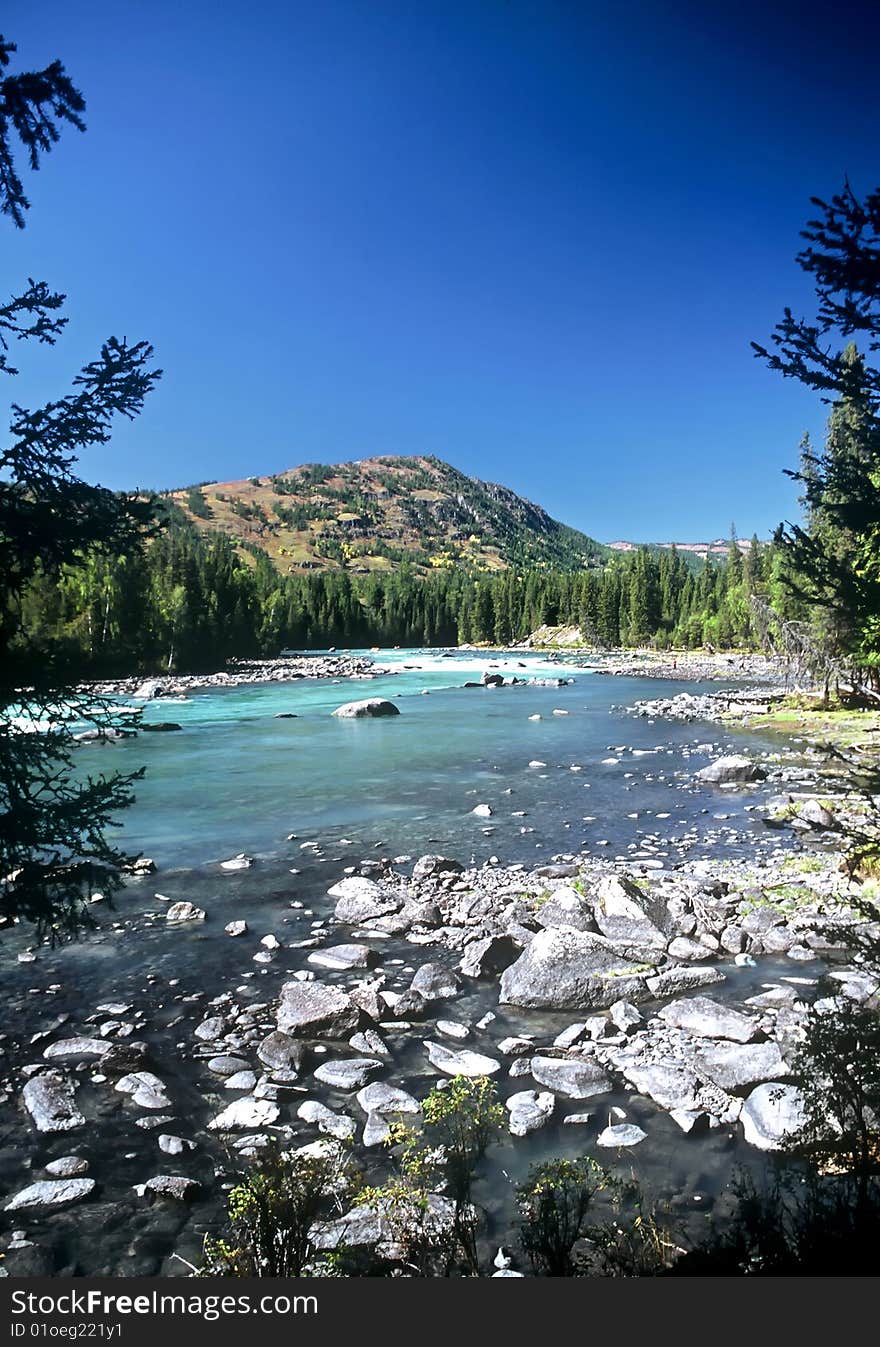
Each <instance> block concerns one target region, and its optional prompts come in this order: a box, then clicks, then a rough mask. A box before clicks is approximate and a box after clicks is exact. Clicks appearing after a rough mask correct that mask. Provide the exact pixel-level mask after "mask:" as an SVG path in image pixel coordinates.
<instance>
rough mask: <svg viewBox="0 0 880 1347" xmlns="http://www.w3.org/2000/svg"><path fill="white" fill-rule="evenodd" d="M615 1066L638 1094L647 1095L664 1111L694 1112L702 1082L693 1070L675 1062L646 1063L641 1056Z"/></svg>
mask: <svg viewBox="0 0 880 1347" xmlns="http://www.w3.org/2000/svg"><path fill="white" fill-rule="evenodd" d="M622 1058H623V1054H621V1057H618V1058H617V1059H616V1060H615V1065H616V1066H617V1067H618V1068H619V1069H620V1070H621V1071H622V1072H623V1075H624V1076H625V1077H626V1079H627V1080H628V1081H629V1082H630V1084H631V1085H633V1086H635V1088H636V1090H638V1092H639V1094H644V1095H647V1096H648V1098H649V1099H653V1100H654V1102H655V1103H656V1104H659V1105H660V1106H661V1108H665V1109H684V1110H689V1109H693V1108H694V1106H695V1099H696V1095H697V1092H698V1090H699V1088H700V1082H699V1080H698V1078H697V1076H696V1074H695V1072H694V1071H692V1070H691V1068H690V1067H688V1066H684V1065H682V1064H681V1063H678V1062H673V1061H660V1062H646V1061H644V1060H643V1059H640V1058H639V1057H638V1056H637V1057H635V1059H632V1058H630V1059H624V1060H622Z"/></svg>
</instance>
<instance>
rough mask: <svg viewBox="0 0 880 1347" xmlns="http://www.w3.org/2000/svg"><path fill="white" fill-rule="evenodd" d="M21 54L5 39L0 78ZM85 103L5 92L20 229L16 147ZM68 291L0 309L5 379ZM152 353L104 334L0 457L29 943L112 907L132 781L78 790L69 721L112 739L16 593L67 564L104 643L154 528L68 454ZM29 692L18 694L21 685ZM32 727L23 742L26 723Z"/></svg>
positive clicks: (10, 749)
mask: <svg viewBox="0 0 880 1347" xmlns="http://www.w3.org/2000/svg"><path fill="white" fill-rule="evenodd" d="M14 51H15V47H14V46H13V45H12V44H10V43H7V42H4V41H3V40H2V38H0V68H6V66H8V64H9V59H10V56H11V54H12V53H13V52H14ZM83 109H84V103H83V99H82V96H81V95H80V94H79V92H78V91H77V90H76V89H75V88H74V86H73V85H72V84H71V82H70V80H69V79H68V77H67V75H66V74H65V72H64V68H63V66H62V65H61V64H60V62H58V61H56V62H54V63H53V64H52V65H51V66H49V67H48V68H47V69H46V70H43V71H39V72H27V73H24V74H19V75H7V76H6V77H5V78H4V79H3V80H2V82H0V214H6V215H8V216H10V217H11V219H12V221H13V223H14V224H15V225H17V226H18V227H19V228H21V227H23V226H24V223H25V216H24V213H25V211H26V210H27V209H28V201H27V198H26V196H25V193H24V188H23V184H22V181H21V178H20V177H19V175H18V172H17V170H16V166H15V159H14V148H15V146H14V137H17V139H18V141H19V142H20V143H21V145H23V146H24V148H25V150H26V151H27V154H28V158H29V162H30V166H31V168H32V169H36V168H37V167H39V162H40V155H41V154H44V153H46V152H47V151H48V150H50V149H51V147H52V145H53V144H54V143H55V142H56V141H57V140H58V137H59V123H60V122H68V123H70V124H72V125H74V126H77V127H79V128H80V129H81V130H82V129H84V128H83V122H82V118H81V116H80V114H81V112H82V111H83ZM63 302H64V296H63V295H60V294H57V293H55V292H53V291H51V290H50V288H49V286H48V285H47V284H46V283H45V282H42V281H40V282H35V281H33V280H29V281H28V284H27V287H26V288H25V289H24V290H22V292H21V294H19V295H18V296H15V297H13V298H12V299H11V300H9V301H8V302H7V303H6V304H4V305H2V306H0V347H2V351H0V372H3V373H5V374H7V375H12V374H15V373H16V372H17V371H16V370H15V369H14V368H13V367H12V366H11V365H10V364H9V361H8V351H9V341H10V340H11V339H12V338H15V339H17V340H32V341H33V340H35V341H37V342H42V343H46V342H48V343H50V344H51V343H54V342H55V341H56V340H57V338H58V337H59V336H60V334H61V332H62V330H63V327H64V324H65V322H66V319H65V318H64V317H63V316H61V309H62V306H63ZM152 354H153V352H152V349H151V348H150V346H149V345H147V344H146V343H145V342H139V343H136V344H135V345H133V346H129V345H128V344H127V343H126V342H125V341H117V340H116V338H115V337H111V338H109V340H108V341H107V342H105V344H104V345H103V347H102V348H101V352H100V355H99V357H98V358H97V359H96V360H93V361H91V362H90V363H89V364H87V365H86V366H85V367H84V368H83V369H82V371H81V372H80V374H79V375H78V376H77V377H76V378H75V379H74V382H73V388H72V389H71V391H70V392H69V393H68V394H66V395H65V396H63V397H62V398H60V399H59V400H58V401H55V402H49V403H47V404H45V405H44V406H43V407H40V408H37V409H36V410H34V411H28V410H27V409H25V408H22V407H19V406H17V405H13V408H12V421H11V425H10V432H11V442H10V443H9V444H8V445H7V446H6V448H4V449H2V450H0V916H2V917H3V918H4V919H5V920H6V921H9V920H11V919H14V918H18V919H24V920H28V921H32V922H34V923H35V925H36V927H37V932H38V934H45V933H51V934H52V936H53V938H54V937H55V936H56V935H57V934H59V933H64V932H73V931H75V930H76V929H77V927H78V926H79V925H80V924H81V923H82V921H83V920H84V919H85V913H86V911H87V909H86V903H87V900H88V897H89V895H90V894H91V893H92V892H94V891H95V890H100V891H101V893H103V894H104V896H105V897H112V895H113V893H114V892H115V891H116V890H118V888H119V887H120V885H121V883H122V870H123V867H124V865H125V864H126V861H127V859H129V858H127V857H126V856H125V855H124V853H123V852H122V851H120V850H119V849H118V848H116V847H113V846H112V845H111V844H110V843H109V842H108V841H107V838H106V831H105V830H106V828H107V825H108V824H109V823H110V822H111V821H113V820H115V816H116V814H117V813H118V811H119V810H120V809H122V808H124V807H125V806H126V805H128V804H130V803H131V801H132V798H133V796H132V785H133V782H134V781H135V780H137V779H138V778H139V777H140V775H141V773H140V772H135V773H132V774H129V775H128V776H114V777H103V776H102V777H98V778H89V779H88V780H87V781H86V782H85V784H78V783H77V782H75V780H74V779H73V759H72V752H73V748H72V745H73V737H72V733H71V724H72V723H73V722H75V721H77V720H82V719H83V718H85V719H89V718H90V719H92V720H93V721H94V722H95V723H96V724H98V725H100V726H101V727H102V730H104V731H106V730H107V729H108V728H110V729H112V728H113V723H112V718H111V716H110V713H109V709H108V708H107V707H106V705H100V704H97V703H96V702H95V701H94V700H92V701H90V700H89V699H84V698H83V697H78V696H76V695H75V694H72V693H71V692H70V690H69V688H66V687H65V685H64V684H65V674H66V673H67V669H66V668H65V666H64V661H63V652H62V651H61V650H59V649H58V648H57V647H55V648H54V649H53V652H52V655H51V657H48V658H47V657H46V653H45V652H40V658H39V659H36V658H35V655H36V653H37V652H35V649H34V644H33V642H32V640H31V637H30V633H29V632H28V630H27V629H26V627H25V615H26V612H27V605H26V595H27V591H28V589H29V587H30V586H31V585H33V584H34V583H43V584H49V585H51V584H52V583H53V582H54V581H57V580H58V578H59V577H60V576H61V575H62V574H63V573H64V571H65V568H66V567H67V566H69V565H71V564H73V563H81V562H82V561H83V560H85V558H86V554H87V553H88V554H89V564H88V565H86V567H85V568H84V569H83V574H84V576H85V578H86V583H87V590H88V592H87V595H86V598H85V607H86V609H87V610H88V611H89V613H90V617H91V621H92V631H91V634H90V636H89V641H90V643H91V644H92V645H93V647H94V645H95V644H96V643H98V642H102V641H105V640H106V639H107V635H108V628H109V621H110V612H111V605H112V602H113V601H114V596H113V571H112V564H111V563H112V558H114V557H118V556H121V555H133V554H134V553H136V552H137V549H138V547H139V546H140V544H141V541H142V539H143V536H144V533H145V531H147V530H148V529H149V528H151V527H152V526H153V509H152V505H151V503H150V502H148V501H144V500H141V499H138V498H136V497H134V496H124V495H117V494H115V493H113V492H111V491H108V490H106V489H104V488H102V487H96V486H90V485H88V484H87V483H86V482H83V481H82V480H80V479H79V478H78V477H77V476H75V474H74V472H73V471H72V469H73V465H74V463H75V462H76V456H77V453H78V451H80V450H82V449H83V448H85V447H87V446H89V445H93V444H105V443H106V442H107V441H108V440H109V438H110V429H111V425H112V422H113V420H114V418H115V417H116V416H124V417H128V418H131V417H134V416H136V415H137V414H138V413H139V412H140V410H141V408H142V406H143V402H144V399H145V397H146V395H147V393H148V392H149V391H150V389H151V388H152V387H153V385H154V383H155V382H156V380H157V379H158V378H159V373H160V372H159V371H158V370H151V369H149V368H148V366H149V364H150V362H151V359H152ZM25 679H26V680H27V682H28V684H29V686H28V688H27V691H26V693H22V692H21V691H20V690H19V689H20V688H21V685H22V682H23V681H25ZM33 725H36V726H42V729H41V731H40V732H36V733H28V732H26V729H27V728H28V727H29V726H33Z"/></svg>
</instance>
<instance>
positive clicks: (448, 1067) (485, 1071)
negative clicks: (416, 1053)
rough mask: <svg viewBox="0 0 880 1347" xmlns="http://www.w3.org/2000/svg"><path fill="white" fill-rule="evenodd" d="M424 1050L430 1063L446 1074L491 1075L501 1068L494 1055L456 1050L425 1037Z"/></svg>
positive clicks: (463, 1049) (465, 1049) (464, 1049)
mask: <svg viewBox="0 0 880 1347" xmlns="http://www.w3.org/2000/svg"><path fill="white" fill-rule="evenodd" d="M425 1051H426V1052H427V1054H428V1061H429V1062H430V1063H431V1065H432V1066H435V1067H436V1068H437V1070H438V1071H444V1072H445V1073H446V1075H447V1076H493V1075H494V1074H495V1072H496V1071H499V1070H500V1069H501V1063H500V1062H497V1061H496V1060H495V1058H494V1057H485V1056H484V1055H483V1054H482V1053H481V1052H470V1051H469V1050H468V1049H467V1048H462V1049H460V1050H459V1051H456V1050H455V1049H453V1048H447V1047H444V1045H443V1044H442V1043H433V1042H431V1041H430V1040H429V1039H426V1040H425Z"/></svg>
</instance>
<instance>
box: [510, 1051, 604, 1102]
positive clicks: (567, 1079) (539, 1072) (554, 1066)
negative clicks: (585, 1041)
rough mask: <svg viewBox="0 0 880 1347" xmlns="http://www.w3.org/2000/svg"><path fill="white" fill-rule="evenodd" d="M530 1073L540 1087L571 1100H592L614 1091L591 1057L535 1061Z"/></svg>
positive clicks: (531, 1064) (536, 1059)
mask: <svg viewBox="0 0 880 1347" xmlns="http://www.w3.org/2000/svg"><path fill="white" fill-rule="evenodd" d="M529 1069H530V1071H531V1074H532V1079H533V1080H536V1081H537V1082H538V1084H539V1085H546V1086H547V1089H548V1090H552V1091H553V1092H554V1093H555V1094H564V1095H567V1097H568V1098H569V1099H591V1098H592V1097H593V1095H595V1094H607V1092H608V1091H609V1090H610V1089H611V1081H610V1080H609V1078H608V1076H607V1075H606V1074H605V1072H604V1071H603V1069H602V1067H601V1066H600V1065H599V1063H598V1062H597V1061H594V1060H593V1058H591V1057H533V1058H532V1060H531V1062H530V1063H529Z"/></svg>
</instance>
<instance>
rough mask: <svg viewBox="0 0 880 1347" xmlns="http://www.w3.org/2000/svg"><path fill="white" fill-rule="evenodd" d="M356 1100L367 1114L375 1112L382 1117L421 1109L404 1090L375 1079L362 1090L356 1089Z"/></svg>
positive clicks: (418, 1111) (419, 1111)
mask: <svg viewBox="0 0 880 1347" xmlns="http://www.w3.org/2000/svg"><path fill="white" fill-rule="evenodd" d="M357 1101H358V1104H359V1105H360V1107H361V1108H362V1109H363V1111H364V1113H366V1114H367V1115H370V1114H373V1113H375V1114H378V1115H379V1116H380V1117H383V1118H384V1117H386V1116H393V1115H394V1114H395V1113H421V1111H422V1106H421V1104H420V1103H419V1102H418V1100H417V1099H414V1098H413V1096H412V1095H411V1094H407V1092H406V1090H399V1089H397V1088H396V1087H395V1086H394V1085H385V1084H383V1083H382V1082H381V1081H375V1082H374V1083H373V1084H372V1085H366V1086H365V1087H364V1088H363V1089H362V1090H358V1093H357Z"/></svg>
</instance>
